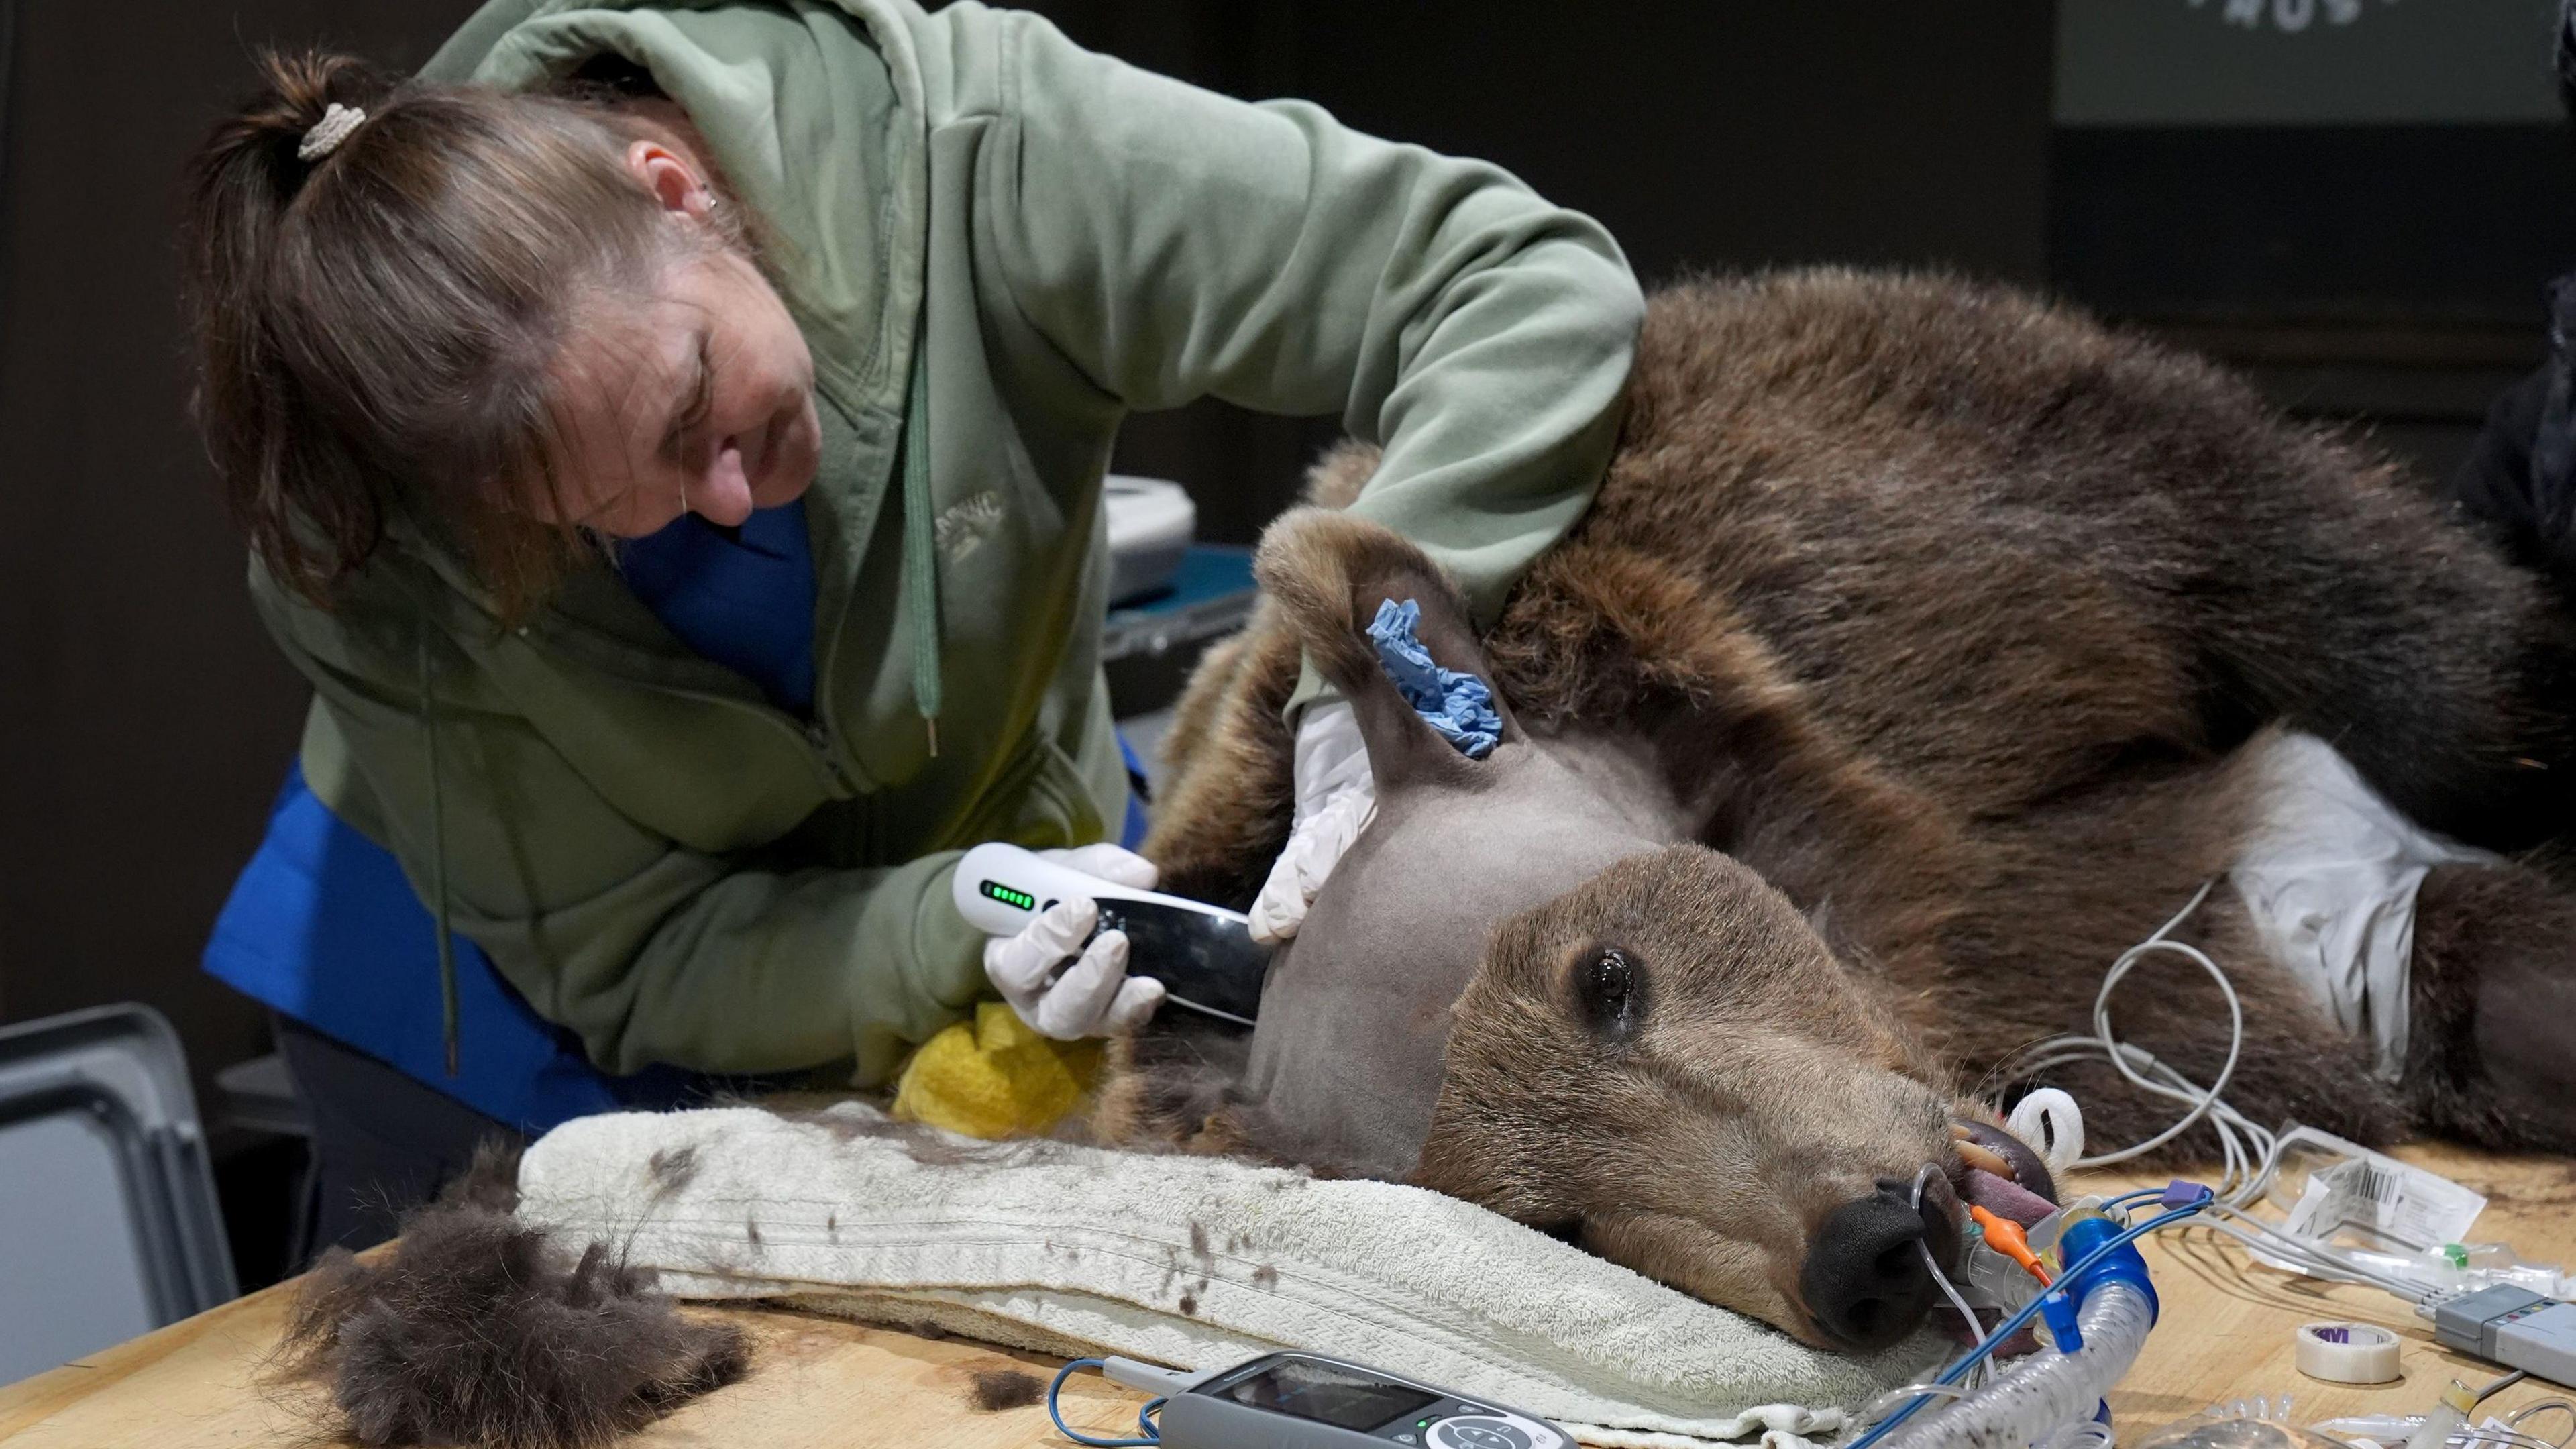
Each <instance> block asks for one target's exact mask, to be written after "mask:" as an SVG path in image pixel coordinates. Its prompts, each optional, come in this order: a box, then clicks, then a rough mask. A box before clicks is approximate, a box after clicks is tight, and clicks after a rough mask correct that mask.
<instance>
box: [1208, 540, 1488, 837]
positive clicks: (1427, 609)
mask: <svg viewBox="0 0 2576 1449" xmlns="http://www.w3.org/2000/svg"><path fill="white" fill-rule="evenodd" d="M1253 568H1254V572H1255V573H1256V574H1257V575H1258V576H1259V578H1260V580H1261V586H1262V588H1263V590H1264V591H1266V592H1267V593H1268V594H1269V595H1270V596H1271V598H1273V599H1274V600H1276V601H1277V602H1278V604H1279V606H1280V608H1281V609H1282V610H1283V611H1284V612H1285V613H1286V614H1287V616H1288V619H1289V621H1290V623H1291V624H1292V625H1294V627H1295V629H1296V632H1297V635H1298V639H1299V642H1300V643H1301V644H1303V645H1304V646H1305V651H1306V656H1307V657H1308V658H1309V659H1312V660H1313V661H1314V663H1315V668H1316V669H1317V671H1318V672H1320V673H1321V674H1322V675H1323V676H1324V677H1325V678H1326V679H1328V680H1330V681H1332V683H1333V686H1334V687H1335V688H1336V689H1339V690H1340V691H1341V692H1342V696H1343V697H1344V698H1345V699H1348V700H1349V701H1350V702H1351V711H1352V713H1353V715H1354V716H1355V717H1356V718H1357V719H1358V721H1359V726H1360V734H1361V737H1362V738H1363V739H1365V740H1366V741H1367V742H1368V751H1369V770H1370V773H1371V774H1373V775H1375V776H1376V777H1377V788H1378V794H1379V796H1380V798H1381V799H1383V798H1384V797H1386V796H1387V795H1388V794H1390V793H1392V792H1394V791H1395V790H1399V789H1403V788H1406V787H1408V786H1412V785H1416V784H1420V785H1450V786H1467V787H1472V786H1473V785H1474V783H1475V782H1476V781H1477V780H1479V779H1480V778H1482V776H1483V764H1482V762H1481V761H1477V760H1471V759H1469V758H1468V757H1467V756H1466V755H1464V754H1462V753H1460V752H1459V750H1458V749H1457V747H1456V746H1454V745H1452V744H1450V742H1449V741H1448V740H1446V739H1444V738H1442V737H1441V735H1440V734H1439V733H1438V732H1437V731H1435V730H1433V729H1432V728H1431V726H1430V725H1428V724H1426V723H1424V722H1423V720H1422V717H1421V716H1420V715H1419V714H1417V713H1416V712H1415V711H1414V708H1413V706H1412V705H1411V704H1410V703H1408V702H1407V701H1406V700H1405V698H1404V696H1403V694H1402V692H1401V691H1399V690H1398V689H1397V688H1396V686H1395V681H1394V680H1392V679H1390V678H1388V676H1387V672H1386V670H1385V668H1384V667H1383V666H1382V665H1381V664H1380V663H1379V662H1378V657H1377V649H1376V646H1375V645H1374V644H1373V643H1372V642H1371V641H1370V639H1369V635H1368V627H1369V624H1370V621H1372V620H1373V619H1375V618H1376V617H1377V612H1378V609H1379V607H1380V606H1381V605H1383V604H1386V603H1390V602H1392V603H1397V604H1402V603H1404V602H1406V601H1408V600H1410V601H1413V602H1415V603H1418V604H1419V605H1420V606H1421V609H1422V616H1421V620H1420V626H1419V632H1418V635H1417V637H1418V638H1419V640H1420V642H1421V644H1422V646H1423V648H1424V650H1425V651H1426V652H1428V653H1429V654H1430V655H1431V657H1432V659H1433V661H1434V662H1435V663H1437V664H1439V665H1441V666H1442V667H1444V668H1448V669H1453V670H1457V671H1459V672H1461V673H1465V674H1473V675H1475V676H1477V677H1478V678H1480V679H1482V680H1484V681H1485V684H1486V687H1487V688H1488V689H1493V703H1494V709H1495V712H1496V713H1497V714H1498V715H1500V716H1501V719H1502V730H1501V738H1502V739H1503V740H1504V741H1505V742H1510V741H1514V740H1517V739H1519V738H1521V733H1520V727H1519V725H1518V724H1517V723H1516V722H1515V721H1514V720H1513V718H1512V711H1511V705H1510V703H1509V702H1508V701H1506V700H1505V699H1504V698H1503V696H1502V692H1501V691H1500V690H1499V689H1495V688H1494V675H1493V668H1492V666H1491V665H1489V664H1488V663H1487V662H1486V660H1485V654H1484V649H1483V648H1482V646H1481V645H1480V644H1479V643H1478V642H1477V639H1476V632H1475V628H1474V625H1473V623H1472V622H1471V621H1470V620H1469V618H1468V616H1467V609H1466V605H1465V604H1464V602H1463V601H1462V600H1460V598H1459V597H1458V592H1457V589H1456V588H1455V587H1454V586H1453V585H1452V584H1451V583H1450V582H1449V579H1448V576H1447V575H1446V574H1444V573H1442V572H1441V570H1440V567H1439V566H1438V565H1437V564H1434V563H1433V562H1432V561H1431V560H1430V559H1429V558H1427V557H1425V556H1424V555H1423V553H1422V551H1421V550H1420V549H1418V548H1415V547H1414V546H1413V545H1412V544H1411V543H1408V542H1406V541H1405V540H1404V539H1403V538H1401V537H1399V536H1398V535H1397V534H1395V533H1394V532H1393V531H1392V530H1389V529H1387V528H1385V527H1383V526H1381V525H1379V524H1375V523H1371V522H1369V521H1367V520H1365V519H1359V518H1354V517H1352V516H1350V515H1349V514H1346V513H1336V512H1331V511H1329V510H1325V509H1321V508H1300V509H1295V510H1292V511H1291V512H1289V513H1287V514H1284V515H1282V516H1281V517H1280V518H1279V520H1278V521H1277V522H1275V523H1273V524H1272V525H1271V526H1270V528H1269V529H1268V530H1267V531H1266V532H1265V533H1264V534H1263V535H1262V539H1261V551H1260V553H1259V555H1258V556H1257V557H1256V558H1255V559H1254V562H1253Z"/></svg>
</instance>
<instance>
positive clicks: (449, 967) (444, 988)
mask: <svg viewBox="0 0 2576 1449" xmlns="http://www.w3.org/2000/svg"><path fill="white" fill-rule="evenodd" d="M419 639H420V724H421V729H422V730H423V731H424V732H426V733H427V735H428V737H429V889H430V894H431V896H432V897H434V899H433V900H432V902H431V907H432V910H433V913H434V914H435V915H436V916H437V918H438V1013H439V1021H440V1024H441V1026H442V1028H443V1030H444V1031H445V1033H446V1042H447V1074H448V1075H449V1076H451V1077H452V1076H455V1075H456V1059H457V1049H456V1040H457V1030H456V943H455V942H454V941H453V940H451V939H449V936H448V928H447V921H448V900H447V810H446V801H445V799H444V797H443V796H442V794H441V792H440V790H439V780H438V694H437V691H436V690H435V689H434V688H432V687H431V683H430V667H429V628H428V626H427V625H426V624H423V625H422V626H421V629H420V633H419Z"/></svg>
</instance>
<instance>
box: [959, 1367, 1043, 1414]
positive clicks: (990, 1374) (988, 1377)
mask: <svg viewBox="0 0 2576 1449" xmlns="http://www.w3.org/2000/svg"><path fill="white" fill-rule="evenodd" d="M969 1382H970V1386H971V1391H970V1392H969V1394H968V1395H967V1400H966V1402H967V1404H968V1405H969V1406H970V1407H971V1408H973V1409H974V1410H975V1412H976V1413H979V1414H998V1413H1000V1412H1001V1411H1002V1410H1004V1409H1025V1408H1027V1407H1028V1406H1029V1405H1031V1404H1034V1403H1036V1402H1037V1401H1038V1400H1040V1399H1043V1398H1045V1397H1046V1380H1044V1379H1042V1378H1039V1377H1038V1376H1037V1375H1036V1374H1033V1373H1029V1372H1026V1371H1025V1370H1021V1369H977V1370H975V1376H974V1378H973V1379H972V1380H970V1381H969Z"/></svg>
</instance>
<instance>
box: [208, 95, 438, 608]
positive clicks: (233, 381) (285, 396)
mask: <svg viewBox="0 0 2576 1449" xmlns="http://www.w3.org/2000/svg"><path fill="white" fill-rule="evenodd" d="M257 64H258V67H259V73H260V79H261V82H262V86H261V89H260V90H259V91H258V92H257V93H256V94H255V95H253V96H252V97H251V99H249V100H248V101H246V102H244V103H243V104H242V106H241V107H240V109H238V110H237V111H235V112H234V113H233V114H232V115H230V116H228V117H226V118H225V119H224V120H222V121H221V122H219V123H217V125H216V126H215V128H214V131H213V132H212V134H210V135H209V136H208V137H207V138H206V142H205V144H204V145H203V146H202V147H201V148H200V149H199V150H198V152H197V155H196V157H195V159H194V160H193V161H192V162H191V163H190V165H189V168H188V177H187V211H186V218H185V221H184V223H183V231H182V255H183V257H184V259H185V260H184V263H183V265H184V267H185V273H184V276H183V285H184V297H185V302H186V306H187V308H188V310H189V312H190V314H191V318H192V320H193V322H194V323H195V328H194V330H195V335H196V339H197V387H196V394H195V397H194V398H193V399H192V404H193V411H194V412H195V414H196V418H197V422H198V426H199V428H200V429H201V431H203V433H204V434H205V437H206V443H207V448H208V451H209V452H210V453H211V454H212V455H213V459H214V464H215V468H216V471H217V473H218V474H220V475H221V476H222V478H223V479H224V481H225V484H226V489H225V492H226V501H227V503H228V504H229V505H230V507H231V510H232V512H233V515H234V518H235V521H236V522H238V523H239V524H240V525H241V526H242V528H243V529H244V530H245V531H246V532H247V533H248V534H249V536H250V540H251V545H252V547H253V549H254V550H256V551H257V552H258V553H259V554H260V556H261V557H262V559H263V560H265V561H266V562H267V564H268V565H269V567H270V568H271V569H272V570H273V571H275V572H276V573H278V574H279V575H280V576H281V577H282V578H284V579H285V580H287V581H288V582H289V583H290V584H292V585H293V586H295V587H296V588H298V589H299V590H300V591H303V592H307V593H315V592H318V591H321V590H326V589H327V588H328V586H329V584H330V583H331V582H332V580H333V576H334V575H336V574H337V573H339V572H340V570H339V569H337V568H334V567H332V566H331V565H330V564H329V563H328V562H326V558H327V557H329V556H330V555H350V554H362V553H363V552H365V550H366V549H368V548H370V547H372V546H373V543H374V541H375V540H376V538H377V537H379V536H380V535H381V533H382V531H383V518H382V515H381V512H380V511H379V510H377V509H375V508H373V507H367V506H359V507H351V508H340V509H331V510H325V511H323V512H321V513H318V514H316V515H314V516H312V517H309V518H308V519H307V527H312V526H321V527H323V528H324V529H325V530H326V537H325V538H322V539H314V538H309V537H303V536H299V534H300V532H301V530H299V529H298V528H297V527H296V526H295V522H294V518H293V516H292V514H293V511H294V506H295V503H296V499H295V497H294V495H295V494H296V493H297V492H299V491H301V490H300V488H299V486H298V483H299V480H298V479H297V478H296V477H295V476H294V475H295V474H296V473H297V472H299V471H302V470H301V469H299V468H298V467H297V464H296V462H295V461H294V460H293V459H292V457H291V456H290V455H291V454H292V452H293V451H294V450H293V449H290V448H287V447H285V446H283V443H284V441H285V439H284V434H285V433H287V432H288V431H289V430H291V429H292V428H294V427H295V426H297V425H298V424H299V423H300V422H301V421H303V419H302V418H301V417H300V416H299V415H300V414H302V413H304V412H305V411H307V409H306V408H305V407H304V405H303V399H301V398H300V397H299V396H298V392H299V390H298V388H297V387H296V380H295V378H294V376H293V375H292V372H291V370H290V369H288V368H286V367H284V366H283V359H282V358H281V357H280V356H279V354H278V349H277V347H276V345H275V343H276V338H275V335H274V328H273V326H272V325H271V323H272V320H273V318H274V315H275V312H276V308H275V306H274V304H273V298H272V295H271V294H272V291H273V288H274V285H275V281H276V278H275V268H276V261H277V254H278V249H279V237H280V234H281V232H282V231H283V229H284V227H285V224H286V216H287V211H288V209H289V208H290V207H291V206H293V205H294V203H295V199H296V196H297V195H298V193H300V192H301V191H302V190H303V189H304V186H305V184H306V182H307V181H309V180H310V179H311V178H312V176H313V174H314V172H315V171H316V170H317V169H318V168H319V167H320V166H322V165H325V164H328V163H330V162H331V161H332V160H334V159H335V157H334V156H324V157H321V158H319V159H317V160H312V161H307V160H305V159H303V158H302V157H300V156H298V155H297V152H298V150H299V149H300V148H301V147H302V146H303V144H304V139H305V137H306V136H308V135H310V134H311V133H312V130H313V128H314V127H315V126H317V125H319V124H321V122H322V119H323V117H324V115H325V114H326V113H327V112H328V111H329V110H330V108H331V107H332V106H333V105H335V104H336V105H341V106H351V107H356V108H359V109H365V108H368V107H381V106H382V105H383V104H384V102H385V100H386V98H387V96H388V95H389V94H390V92H391V89H392V87H391V86H390V85H389V84H388V83H387V82H386V81H385V80H384V79H383V78H382V77H380V76H379V75H378V74H377V73H376V72H375V71H374V70H373V69H372V68H370V67H369V66H368V65H367V64H366V63H365V62H363V61H361V60H358V59H357V58H355V57H353V56H346V55H332V54H328V53H325V52H322V51H305V52H300V53H295V54H285V53H280V52H275V51H265V52H262V53H261V54H260V56H259V57H258V62H257ZM351 140H352V142H354V140H355V138H351ZM340 149H341V150H342V151H346V150H348V149H351V147H350V146H347V145H344V146H343V147H342V148H340ZM317 546H318V547H317Z"/></svg>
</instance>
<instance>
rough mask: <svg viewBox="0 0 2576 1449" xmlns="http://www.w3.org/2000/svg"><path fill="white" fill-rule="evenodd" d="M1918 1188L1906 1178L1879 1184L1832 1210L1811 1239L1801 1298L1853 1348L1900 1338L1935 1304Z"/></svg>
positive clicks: (1800, 1276)
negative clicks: (1915, 1190) (1915, 1201)
mask: <svg viewBox="0 0 2576 1449" xmlns="http://www.w3.org/2000/svg"><path fill="white" fill-rule="evenodd" d="M1912 1189H1913V1184H1911V1183H1908V1182H1895V1181H1882V1182H1880V1183H1879V1186H1878V1191H1876V1192H1874V1193H1871V1194H1870V1195H1869V1196H1867V1197H1864V1198H1860V1199H1857V1200H1855V1201H1852V1202H1847V1203H1844V1204H1843V1205H1842V1206H1841V1207H1838V1208H1835V1209H1834V1210H1833V1211H1832V1212H1830V1213H1828V1214H1826V1215H1825V1220H1824V1222H1823V1223H1822V1224H1821V1225H1820V1226H1818V1227H1817V1229H1816V1235H1815V1238H1814V1240H1813V1241H1811V1242H1810V1243H1809V1244H1808V1245H1807V1261H1806V1263H1805V1264H1804V1265H1803V1266H1802V1267H1801V1268H1800V1269H1799V1271H1798V1293H1799V1296H1800V1297H1802V1298H1804V1299H1805V1300H1806V1304H1807V1311H1808V1312H1809V1313H1810V1314H1812V1315H1814V1317H1815V1320H1816V1322H1817V1324H1818V1325H1819V1326H1820V1327H1822V1328H1823V1329H1824V1331H1825V1332H1827V1333H1829V1334H1831V1335H1833V1336H1834V1337H1835V1338H1837V1339H1839V1340H1841V1341H1843V1342H1845V1343H1847V1344H1850V1345H1851V1346H1853V1347H1855V1348H1862V1349H1875V1348H1885V1347H1887V1346H1888V1345H1890V1344H1892V1343H1894V1342H1896V1341H1897V1340H1898V1339H1900V1338H1903V1337H1904V1336H1905V1335H1906V1334H1908V1333H1911V1332H1913V1331H1914V1326H1915V1325H1916V1324H1918V1323H1921V1322H1922V1321H1923V1314H1924V1311H1925V1310H1926V1309H1928V1308H1930V1307H1931V1305H1932V1271H1931V1268H1930V1266H1929V1265H1928V1264H1926V1263H1925V1261H1924V1256H1923V1217H1922V1215H1921V1214H1920V1213H1919V1212H1917V1211H1916V1210H1915V1208H1914V1206H1913V1204H1912V1202H1911V1201H1910V1196H1911V1193H1912Z"/></svg>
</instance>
